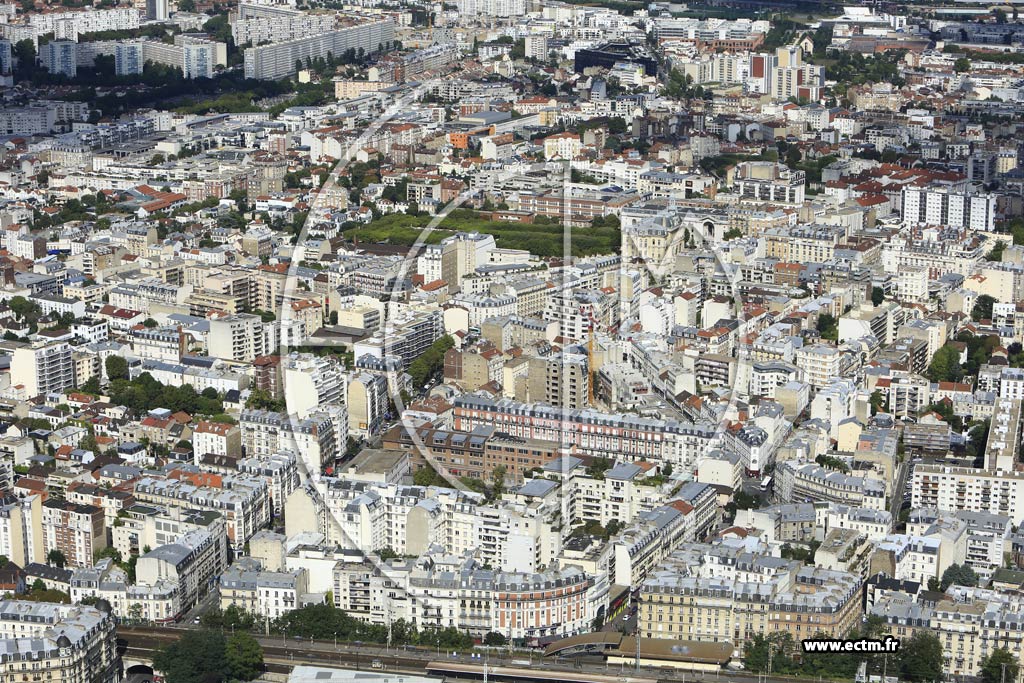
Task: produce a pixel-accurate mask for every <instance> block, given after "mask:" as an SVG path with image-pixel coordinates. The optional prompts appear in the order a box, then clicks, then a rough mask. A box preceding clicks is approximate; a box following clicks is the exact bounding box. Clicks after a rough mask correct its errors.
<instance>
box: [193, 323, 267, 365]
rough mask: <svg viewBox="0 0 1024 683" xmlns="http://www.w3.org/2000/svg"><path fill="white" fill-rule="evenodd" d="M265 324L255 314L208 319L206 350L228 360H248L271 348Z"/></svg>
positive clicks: (244, 361)
mask: <svg viewBox="0 0 1024 683" xmlns="http://www.w3.org/2000/svg"><path fill="white" fill-rule="evenodd" d="M265 327H266V326H265V325H264V323H263V320H262V319H261V318H260V317H259V316H258V315H249V314H247V313H237V314H234V315H226V316H222V317H217V318H211V319H210V331H209V333H208V334H207V337H206V346H207V352H208V353H209V355H210V356H213V357H216V358H222V359H224V360H227V361H235V362H241V363H251V362H252V361H253V360H255V359H256V358H259V357H260V356H265V355H267V354H268V353H270V352H271V351H272V350H273V349H272V348H270V345H269V343H268V338H267V335H266V333H265Z"/></svg>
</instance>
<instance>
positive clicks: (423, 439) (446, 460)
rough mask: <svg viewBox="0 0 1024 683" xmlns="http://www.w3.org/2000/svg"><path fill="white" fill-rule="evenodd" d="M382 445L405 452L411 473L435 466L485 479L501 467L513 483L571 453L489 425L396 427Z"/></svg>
mask: <svg viewBox="0 0 1024 683" xmlns="http://www.w3.org/2000/svg"><path fill="white" fill-rule="evenodd" d="M383 445H384V447H385V448H391V449H394V450H401V451H405V452H408V453H409V455H410V463H411V466H412V468H413V469H414V470H416V469H420V468H422V467H426V466H427V465H428V464H430V465H433V464H434V463H436V464H437V466H439V467H442V468H444V469H445V470H447V471H448V472H450V473H451V474H452V475H453V476H456V477H463V476H468V477H474V478H476V479H483V480H489V479H490V475H491V472H493V471H494V468H495V467H504V468H505V469H506V477H507V479H508V480H509V481H513V482H522V481H523V475H524V474H526V472H528V471H529V470H531V469H534V468H536V467H544V466H545V465H547V464H548V463H550V462H552V461H553V460H555V459H556V458H559V457H561V456H562V455H564V454H570V453H572V452H573V448H572V447H571V446H564V445H563V444H562V443H561V442H558V441H548V440H544V439H530V438H522V437H515V436H509V435H507V434H501V433H500V432H499V430H496V429H495V428H494V427H489V426H480V427H475V428H473V430H472V431H469V432H461V431H450V430H446V429H434V428H430V427H421V428H418V429H410V428H408V427H406V426H405V425H396V426H395V427H392V428H391V429H390V430H388V431H387V432H386V433H385V434H384V436H383ZM425 456H429V460H428V459H427V457H425ZM431 461H432V462H431Z"/></svg>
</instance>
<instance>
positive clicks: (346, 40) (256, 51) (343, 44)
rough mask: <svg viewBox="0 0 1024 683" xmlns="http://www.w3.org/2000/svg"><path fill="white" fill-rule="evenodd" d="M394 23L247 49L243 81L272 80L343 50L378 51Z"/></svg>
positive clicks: (391, 37) (365, 25)
mask: <svg viewBox="0 0 1024 683" xmlns="http://www.w3.org/2000/svg"><path fill="white" fill-rule="evenodd" d="M394 35H395V24H394V22H393V21H392V20H391V19H382V20H377V21H370V22H367V23H363V24H357V25H354V26H348V27H346V28H343V29H340V30H335V31H325V32H320V33H317V34H315V35H306V36H302V37H297V38H292V39H291V40H283V41H280V42H276V43H270V44H268V45H259V46H256V47H249V48H246V49H245V52H244V60H245V63H244V69H245V77H246V78H255V79H260V80H276V79H279V78H284V77H286V76H291V75H293V74H294V73H295V63H296V62H297V61H299V62H301V63H303V64H305V63H306V60H307V59H312V58H317V57H325V58H326V57H327V54H328V53H331V54H334V55H342V54H344V53H345V52H346V51H347V50H355V51H362V53H364V54H372V53H374V52H379V51H380V50H382V49H383V46H385V45H390V44H391V43H392V41H393V40H394Z"/></svg>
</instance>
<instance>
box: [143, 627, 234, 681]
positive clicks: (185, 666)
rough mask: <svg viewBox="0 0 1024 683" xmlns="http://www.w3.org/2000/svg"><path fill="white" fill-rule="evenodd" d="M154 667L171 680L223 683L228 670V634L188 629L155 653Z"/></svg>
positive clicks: (166, 678)
mask: <svg viewBox="0 0 1024 683" xmlns="http://www.w3.org/2000/svg"><path fill="white" fill-rule="evenodd" d="M153 667H154V668H156V669H159V670H160V671H163V672H164V679H165V680H166V681H167V683H221V682H222V681H224V679H225V677H226V676H227V674H228V664H227V661H226V659H225V643H224V634H223V633H220V632H218V631H188V632H186V633H185V634H184V635H182V637H181V639H180V640H177V641H175V642H173V643H171V644H170V645H168V646H167V647H166V648H164V649H162V650H158V651H157V652H156V653H155V654H154V655H153Z"/></svg>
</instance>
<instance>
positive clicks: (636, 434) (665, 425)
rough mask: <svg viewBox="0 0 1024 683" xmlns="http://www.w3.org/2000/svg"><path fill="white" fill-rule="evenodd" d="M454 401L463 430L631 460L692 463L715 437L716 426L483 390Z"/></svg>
mask: <svg viewBox="0 0 1024 683" xmlns="http://www.w3.org/2000/svg"><path fill="white" fill-rule="evenodd" d="M453 404H454V410H455V429H456V430H458V431H463V432H468V431H472V430H473V429H474V428H476V427H481V426H493V427H494V428H495V429H497V430H498V431H500V432H504V433H506V434H509V435H511V436H517V437H520V438H525V439H539V440H545V441H557V442H565V443H573V444H575V446H576V448H577V449H579V450H580V451H581V452H582V453H584V454H587V455H597V456H604V455H606V454H607V453H617V454H619V455H620V457H621V458H623V459H627V460H643V459H646V460H651V461H664V462H670V463H673V465H675V466H681V467H689V465H690V464H691V463H692V462H694V461H695V460H696V459H697V457H698V456H699V455H700V454H701V453H702V452H704V451H705V450H707V449H708V448H709V447H710V446H711V445H712V443H713V441H714V439H715V434H714V430H713V429H711V428H710V427H707V426H705V425H703V424H686V423H682V422H677V421H675V420H670V419H656V418H644V417H638V416H636V415H630V414H622V415H615V414H609V413H602V412H599V411H596V410H593V409H590V408H586V409H582V410H563V409H561V408H558V407H554V406H550V405H545V404H542V403H535V404H527V403H520V402H517V401H512V400H509V399H499V400H495V399H491V398H488V397H485V396H481V395H465V396H459V397H457V398H456V399H455V401H454V402H453Z"/></svg>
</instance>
